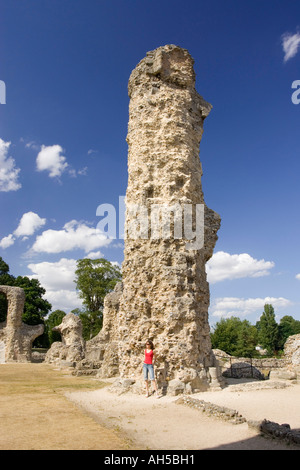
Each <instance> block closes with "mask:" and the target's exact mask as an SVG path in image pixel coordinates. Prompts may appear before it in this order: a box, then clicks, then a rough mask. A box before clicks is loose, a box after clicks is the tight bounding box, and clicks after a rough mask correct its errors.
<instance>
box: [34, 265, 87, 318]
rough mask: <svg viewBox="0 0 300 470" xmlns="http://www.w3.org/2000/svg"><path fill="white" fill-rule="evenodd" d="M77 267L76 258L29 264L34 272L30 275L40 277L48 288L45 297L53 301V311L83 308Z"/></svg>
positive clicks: (67, 311)
mask: <svg viewBox="0 0 300 470" xmlns="http://www.w3.org/2000/svg"><path fill="white" fill-rule="evenodd" d="M76 267H77V266H76V260H75V259H67V258H61V259H60V260H59V261H57V262H52V263H50V262H47V261H43V262H41V263H31V264H29V265H28V268H29V269H30V271H31V272H32V273H33V274H31V275H29V276H28V277H30V278H33V279H38V280H39V281H40V283H41V285H42V286H43V287H44V288H45V289H46V294H45V298H46V299H47V300H48V302H50V303H51V305H52V311H54V310H57V309H59V310H63V311H64V312H66V313H69V312H70V311H71V310H73V309H75V308H82V301H81V300H80V299H79V297H78V295H77V292H76V286H75V283H74V280H75V270H76Z"/></svg>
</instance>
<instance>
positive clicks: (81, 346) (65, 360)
mask: <svg viewBox="0 0 300 470" xmlns="http://www.w3.org/2000/svg"><path fill="white" fill-rule="evenodd" d="M53 331H57V332H59V333H60V334H61V338H62V341H61V342H60V341H56V342H54V343H52V345H51V348H50V349H49V350H48V352H47V354H46V357H45V362H47V363H56V364H57V365H63V364H64V365H74V363H76V362H78V361H81V360H82V359H83V358H84V356H85V342H84V340H83V338H82V323H81V320H80V318H79V317H78V316H76V315H74V314H73V313H69V314H68V315H66V316H64V317H63V319H62V322H61V324H60V325H58V326H55V327H54V328H53Z"/></svg>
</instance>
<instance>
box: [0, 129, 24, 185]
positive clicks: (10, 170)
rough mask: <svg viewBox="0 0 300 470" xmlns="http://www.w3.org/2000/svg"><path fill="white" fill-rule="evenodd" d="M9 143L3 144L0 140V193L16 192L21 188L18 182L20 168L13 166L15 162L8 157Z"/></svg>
mask: <svg viewBox="0 0 300 470" xmlns="http://www.w3.org/2000/svg"><path fill="white" fill-rule="evenodd" d="M10 144H11V142H5V141H4V140H2V139H1V138H0V191H3V192H8V191H17V190H18V189H20V188H21V184H20V182H19V181H18V178H19V173H20V168H17V167H16V165H15V160H14V159H13V158H12V157H9V156H8V149H9V147H10Z"/></svg>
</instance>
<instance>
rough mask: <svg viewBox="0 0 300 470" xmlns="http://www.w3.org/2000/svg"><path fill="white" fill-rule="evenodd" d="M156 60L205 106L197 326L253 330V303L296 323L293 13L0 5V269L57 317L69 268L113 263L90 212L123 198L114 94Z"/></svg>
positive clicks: (298, 43) (259, 4) (298, 257)
mask: <svg viewBox="0 0 300 470" xmlns="http://www.w3.org/2000/svg"><path fill="white" fill-rule="evenodd" d="M165 44H176V45H178V46H181V47H184V48H186V49H188V50H189V52H190V53H191V55H192V56H193V58H194V60H195V71H196V77H197V78H196V88H197V91H198V92H199V93H200V94H201V95H202V96H203V97H204V98H205V100H207V101H208V102H210V103H211V104H212V105H213V110H212V111H211V113H210V115H209V117H208V118H207V120H206V121H205V124H204V134H203V138H202V142H201V146H200V159H201V162H202V166H203V172H204V174H203V179H202V184H203V190H204V196H205V201H206V204H207V205H208V206H209V207H210V208H212V209H213V210H215V211H216V212H218V213H219V214H220V215H221V218H222V226H221V229H220V231H219V240H218V242H217V245H216V248H215V254H214V256H213V258H212V259H211V261H210V262H209V265H208V267H207V271H208V279H209V281H210V290H211V305H210V310H209V315H210V322H211V323H215V322H216V321H218V320H219V319H220V317H221V316H230V315H235V316H240V317H241V318H243V319H244V318H246V319H248V320H249V321H251V322H252V323H254V322H255V321H256V320H258V318H259V316H260V314H261V312H262V310H263V305H264V303H266V302H268V303H272V304H273V305H274V307H275V312H276V314H277V318H278V320H279V319H280V318H281V317H282V316H283V315H286V314H288V315H292V316H293V317H294V318H296V319H298V320H300V253H299V235H300V216H299V203H300V191H299V175H300V163H299V137H300V131H299V129H300V127H299V124H300V105H298V104H296V103H293V102H292V94H293V93H295V95H294V97H296V98H298V95H297V89H292V83H293V82H295V81H296V80H300V69H299V65H300V4H299V1H292V0H285V1H283V0H259V1H257V0H251V1H250V0H228V1H226V2H225V1H221V0H210V1H209V2H208V1H205V2H204V1H202V0H197V1H196V0H186V1H185V2H182V1H181V2H179V1H177V0H175V1H166V0H160V1H156V0H154V1H151V2H147V1H145V0H139V1H134V0H126V1H125V0H109V1H108V0H85V1H83V0H73V1H71V0H24V1H20V0H0V80H1V81H2V83H5V86H6V93H5V97H6V104H2V103H3V101H4V100H3V88H2V95H1V91H0V101H1V104H0V139H1V140H0V207H1V219H0V221H1V222H0V256H2V258H3V259H4V260H5V261H6V262H7V263H8V264H9V266H10V270H11V273H12V274H14V275H16V276H17V275H28V276H35V277H38V279H39V280H40V282H41V284H42V285H43V286H44V287H45V288H46V290H47V293H46V298H47V299H48V300H49V301H50V302H51V303H52V305H53V309H56V308H61V309H63V310H65V311H66V312H69V311H70V310H71V309H73V308H75V307H80V306H81V304H80V301H79V299H78V297H77V295H76V292H75V284H74V282H73V279H74V269H75V263H76V260H77V259H79V258H83V257H85V256H89V257H99V256H104V257H105V258H107V259H109V260H110V261H116V262H118V263H121V262H122V260H123V241H122V240H113V241H108V240H105V239H102V238H101V237H99V234H98V233H97V224H98V222H99V217H97V216H96V209H97V207H98V205H100V204H104V203H108V204H113V205H114V206H115V207H116V208H118V200H119V196H122V195H125V191H126V186H127V144H126V141H125V139H126V133H127V123H128V103H129V98H128V94H127V83H128V78H129V75H130V73H131V71H132V69H133V68H134V67H135V66H136V65H137V63H138V62H139V61H140V60H141V59H142V58H143V57H145V55H146V52H147V51H150V50H153V49H155V48H156V47H159V46H162V45H165ZM0 84H1V82H0ZM299 85H300V83H299ZM299 98H300V93H299ZM294 101H296V102H297V99H296V100H294ZM297 275H298V277H297Z"/></svg>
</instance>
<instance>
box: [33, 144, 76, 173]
mask: <svg viewBox="0 0 300 470" xmlns="http://www.w3.org/2000/svg"><path fill="white" fill-rule="evenodd" d="M63 152H64V150H63V149H62V147H61V146H60V145H49V146H46V145H42V147H41V150H40V152H39V153H38V156H37V158H36V166H37V170H38V171H48V172H49V176H50V178H55V177H60V176H61V175H62V173H63V172H64V171H65V169H66V168H67V167H68V166H69V165H68V163H67V161H66V157H65V156H64V155H62V153H63Z"/></svg>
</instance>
